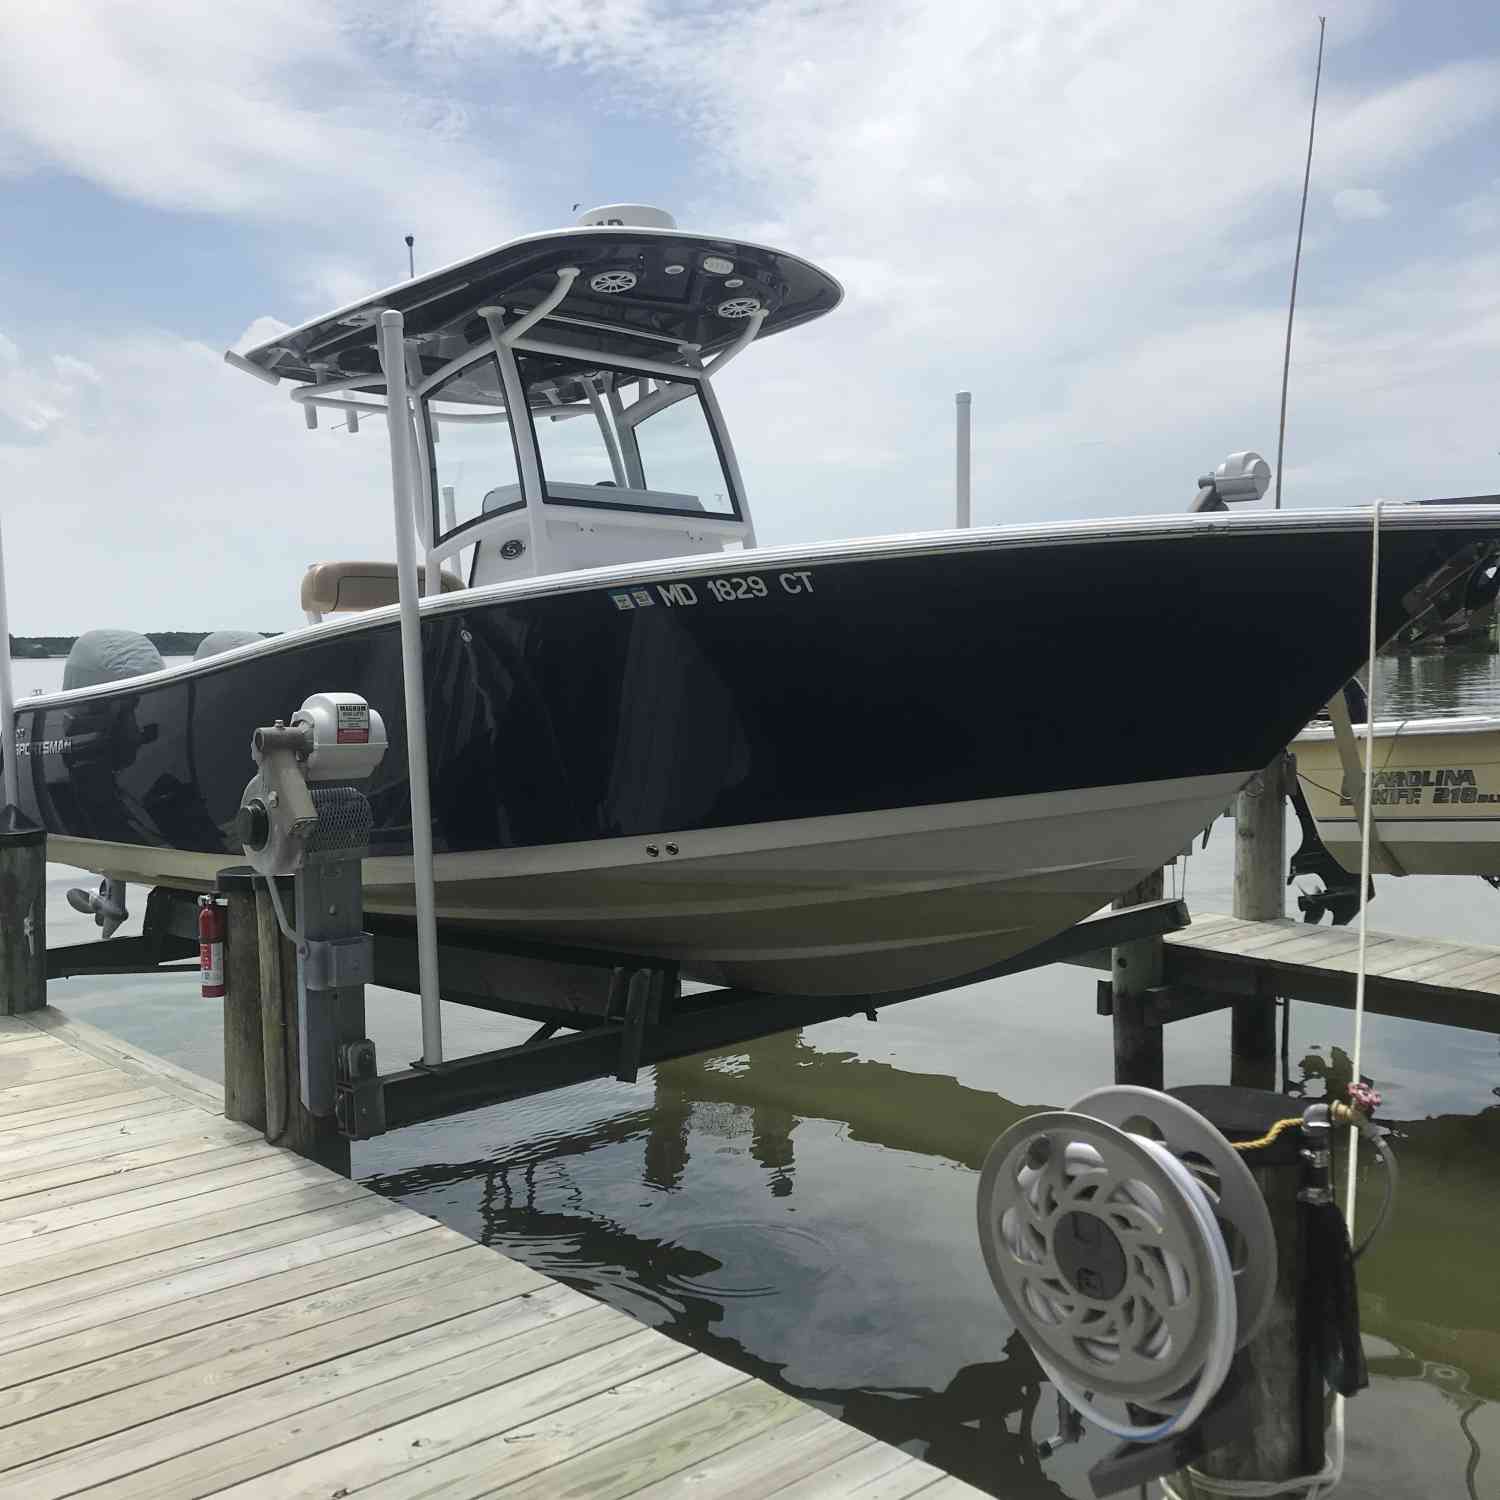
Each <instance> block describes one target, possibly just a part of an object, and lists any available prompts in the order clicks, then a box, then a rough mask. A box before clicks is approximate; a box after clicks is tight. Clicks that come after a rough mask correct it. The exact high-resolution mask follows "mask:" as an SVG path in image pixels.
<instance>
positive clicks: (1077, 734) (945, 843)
mask: <svg viewBox="0 0 1500 1500" xmlns="http://www.w3.org/2000/svg"><path fill="white" fill-rule="evenodd" d="M840 295H841V293H840V288H839V286H838V284H837V283H836V282H835V281H834V279H833V278H832V277H831V276H829V275H827V274H826V273H825V272H823V271H820V270H819V269H818V268H816V267H815V266H812V265H810V264H808V263H807V262H806V261H804V260H800V259H798V258H797V257H796V256H793V255H788V254H786V253H784V252H782V251H778V250H771V249H767V248H764V247H762V246H759V245H755V244H747V243H742V242H739V241H735V240H729V239H724V238H720V237H716V236H703V235H696V234H688V233H685V232H681V231H679V230H677V229H676V228H675V227H674V226H673V224H672V221H671V220H670V219H669V218H667V217H666V216H665V215H662V214H659V213H656V212H654V211H647V210H633V209H620V210H605V211H600V212H599V213H596V214H593V215H590V216H586V220H585V222H584V223H583V224H582V225H581V226H580V227H577V228H573V229H568V230H563V231H559V232H555V233H548V234H541V235H535V236H531V237H529V238H524V239H520V240H517V241H514V242H512V243H510V244H507V245H504V246H502V247H500V248H499V249H496V250H493V251H491V252H489V253H487V254H484V255H481V256H479V257H477V258H475V259H472V260H469V261H465V262H463V263H461V264H458V265H454V266H450V267H448V268H447V269H445V270H441V271H437V272H434V273H432V274H430V275H425V276H421V277H416V278H414V279H412V280H410V281H407V282H405V283H403V284H402V285H400V286H397V287H394V288H391V289H390V290H388V291H385V292H381V293H379V294H377V295H374V296H371V297H369V298H366V299H364V300H363V301H361V302H358V303H356V304H354V305H352V306H349V307H344V308H340V309H339V310H338V311H336V312H333V313H330V314H328V315H327V316H326V317H322V318H318V319H316V320H315V321H313V322H311V323H307V324H305V325H303V326H302V327H300V328H297V329H294V330H292V331H290V332H287V333H284V334H280V335H278V336H277V337H276V338H275V339H273V340H271V341H269V342H267V343H264V344H262V345H261V346H260V347H258V348H254V349H251V350H249V351H248V352H246V353H245V354H243V355H234V356H231V363H232V364H234V365H235V366H237V367H240V368H243V369H245V370H247V371H249V372H252V373H254V374H256V375H259V376H262V377H264V378H265V379H267V380H271V381H283V380H285V381H290V382H292V396H293V399H294V400H295V401H297V402H298V403H299V404H300V405H301V406H302V407H303V410H304V412H305V413H306V416H307V419H308V421H309V423H310V424H313V425H315V424H316V420H317V415H318V413H319V412H320V411H321V412H331V413H333V414H335V415H336V416H337V417H338V418H339V419H340V420H343V421H347V422H348V425H349V426H350V427H351V428H357V427H358V426H359V424H360V421H361V419H362V418H363V419H365V420H368V419H369V418H370V417H371V416H374V415H378V414H382V413H385V412H386V396H387V393H388V390H389V389H390V388H391V382H389V381H388V380H387V373H388V371H387V369H386V367H385V366H383V365H382V360H381V339H380V328H381V319H382V316H383V315H384V316H385V317H386V318H387V319H390V317H391V314H392V313H393V312H394V313H399V314H400V315H401V326H402V339H403V343H402V345H401V347H402V348H404V352H405V358H404V362H402V363H403V364H404V368H403V369H402V370H401V371H400V376H401V378H400V380H398V381H396V382H395V389H396V390H397V391H398V392H399V391H400V390H402V389H403V388H405V389H408V390H409V392H410V412H409V424H408V423H407V422H405V421H404V420H402V419H403V418H405V417H406V415H407V414H406V412H405V410H403V411H402V412H401V414H400V417H398V418H397V419H395V420H394V421H392V422H391V426H390V430H391V431H392V432H393V433H395V434H396V435H397V437H398V439H399V443H398V446H399V448H400V449H401V450H402V451H407V450H409V451H410V453H411V454H412V455H413V460H414V461H413V462H412V463H411V465H410V467H409V470H408V471H407V472H406V473H405V474H404V475H403V474H401V473H400V472H399V470H398V477H397V485H398V493H400V492H401V486H402V485H404V486H405V493H406V494H407V495H408V496H409V503H410V508H411V511H412V514H411V517H410V523H409V524H410V525H411V526H413V527H414V528H415V533H416V537H417V539H418V546H419V548H420V550H421V551H422V552H423V553H424V554H425V558H426V572H425V585H424V587H425V590H426V595H427V597H424V598H423V599H422V601H421V632H420V640H421V655H422V661H423V664H424V669H425V684H426V706H425V718H426V725H427V735H428V745H429V747H430V751H429V755H430V791H431V807H432V837H433V842H434V848H435V863H434V875H435V886H434V889H435V901H436V910H437V916H438V919H439V920H440V921H441V922H443V923H445V924H467V925H469V926H470V927H474V928H479V929H483V930H484V931H486V932H488V933H491V934H502V935H510V936H513V937H516V938H525V939H527V940H530V941H533V942H535V941H541V942H555V943H565V944H569V945H577V946H585V947H595V948H608V949H613V950H619V951H623V952H631V953H640V954H645V955H651V956H657V957H661V958H669V959H676V960H680V962H681V964H682V968H683V972H684V973H685V974H686V975H688V976H690V977H693V978H697V979H702V980H708V981H721V982H729V983H734V984H739V985H744V986H748V987H752V988H756V989H761V990H767V991H776V992H784V993H808V994H816V993H821V994H835V995H837V994H855V993H867V992H882V991H890V990H895V989H899V988H907V987H914V986H917V985H921V984H928V983H936V982H941V981H944V980H949V979H957V978H960V977H962V976H964V975H968V974H972V973H974V972H976V971H979V970H982V969H984V968H985V967H987V966H989V965H993V964H995V963H998V962H1000V961H1001V960H1003V959H1005V958H1006V957H1008V956H1010V955H1013V954H1015V953H1018V952H1020V951H1021V950H1023V949H1025V948H1028V947H1030V946H1031V945H1033V944H1035V943H1037V942H1039V941H1041V940H1042V939H1044V938H1046V937H1048V936H1049V935H1051V934H1052V933H1054V932H1057V931H1058V930H1060V929H1062V928H1064V927H1066V926H1068V925H1070V924H1071V923H1073V922H1074V921H1076V920H1077V919H1078V918H1080V917H1082V916H1084V915H1086V914H1087V913H1088V912H1090V911H1092V910H1095V909H1096V908H1098V907H1099V906H1101V905H1102V904H1104V903H1105V902H1107V901H1108V900H1109V899H1110V898H1111V897H1112V896H1114V895H1116V894H1117V893H1119V892H1120V891H1122V890H1124V889H1125V888H1127V887H1129V886H1130V885H1132V884H1133V883H1135V882H1136V881H1137V880H1139V879H1140V877H1141V876H1142V875H1143V874H1144V873H1146V872H1147V871H1149V870H1151V869H1153V868H1155V867H1157V866H1159V865H1160V864H1161V863H1162V862H1163V861H1164V860H1166V859H1169V858H1170V857H1171V856H1172V855H1174V854H1175V853H1176V852H1177V851H1179V850H1180V849H1181V848H1183V846H1184V845H1185V844H1186V843H1187V842H1188V840H1189V839H1190V837H1191V836H1192V834H1193V833H1194V831H1195V830H1197V829H1199V828H1201V827H1202V826H1203V825H1204V824H1205V823H1207V822H1208V821H1209V819H1210V818H1212V817H1213V816H1214V814H1215V813H1217V812H1218V811H1219V810H1220V809H1222V808H1223V806H1224V805H1225V803H1226V802H1227V801H1228V799H1229V798H1230V797H1231V795H1232V794H1233V793H1234V791H1235V790H1236V788H1237V787H1238V786H1240V785H1241V784H1242V783H1243V782H1244V781H1245V780H1246V778H1247V777H1248V776H1249V775H1251V774H1252V773H1254V772H1255V771H1256V770H1257V769H1258V768H1259V767H1261V766H1263V765H1264V764H1266V762H1267V761H1269V760H1270V758H1271V756H1272V755H1273V754H1274V753H1275V752H1276V751H1277V750H1278V749H1280V748H1281V747H1282V746H1284V745H1285V744H1286V743H1287V742H1288V741H1289V740H1290V739H1291V738H1292V736H1293V735H1294V734H1296V732H1297V731H1298V729H1300V728H1301V726H1302V725H1303V724H1305V723H1306V722H1307V720H1308V719H1309V717H1310V716H1311V715H1312V714H1313V713H1314V711H1315V710H1316V709H1317V708H1318V707H1319V706H1320V705H1321V704H1322V703H1324V702H1325V701H1326V700H1327V699H1328V698H1329V697H1330V696H1331V695H1332V693H1333V692H1334V691H1335V690H1336V689H1337V688H1338V686H1339V685H1340V684H1341V683H1342V682H1343V681H1344V680H1345V679H1346V678H1348V677H1349V676H1350V675H1351V673H1352V672H1353V671H1354V669H1355V668H1356V667H1357V666H1358V665H1359V663H1360V662H1361V660H1362V659H1363V657H1364V655H1365V632H1366V628H1367V604H1368V596H1369V587H1370V579H1369V557H1370V542H1371V537H1370V524H1371V523H1370V515H1369V513H1368V512H1364V511H1358V510H1346V511H1336V512H1333V511H1294V512H1288V511H1281V512H1276V513H1268V512H1262V513H1254V514H1251V513H1243V514H1211V513H1209V514H1191V515H1180V514H1179V515H1167V516H1160V517H1149V518H1133V519H1126V520H1113V521H1089V522H1077V521H1073V522H1068V521H1061V522H1049V523H1046V524H1042V525H1031V526H1015V527H1006V528H998V529H977V530H972V531H957V532H943V533H934V534H927V535H904V536H894V537H882V538H873V539H862V540H854V541H844V542H835V543H830V544H825V545H816V546H797V547H775V548H762V547H759V546H757V543H756V536H755V529H754V524H753V522H752V519H751V510H750V501H749V497H748V495H747V493H746V489H745V484H744V481H743V478H742V476H741V473H740V466H739V464H738V462H737V460H736V457H735V450H734V446H733V444H732V442H731V440H730V435H729V430H728V428H727V426H726V425H725V422H724V418H723V415H722V413H721V411H720V407H719V402H718V399H717V396H716V394H715V389H714V379H715V376H716V375H717V374H718V372H719V371H720V370H721V369H722V367H723V365H724V364H725V362H726V361H728V360H730V359H732V358H735V357H736V356H737V355H739V354H740V353H742V352H743V351H744V350H745V349H746V348H747V347H748V346H749V345H750V344H751V343H752V342H754V341H755V340H756V339H757V338H764V337H766V336H767V335H769V334H772V333H777V332H780V331H782V330H784V329H789V328H793V327H796V326H798V325H800V324H802V323H806V322H808V321H809V320H811V319H813V318H816V317H819V316H821V315H822V314H823V313H826V312H828V311H830V310H831V309H832V308H833V307H834V306H835V305H836V304H837V303H838V301H839V298H840ZM390 326H394V324H391V325H390ZM401 406H402V407H403V408H405V406H406V397H404V396H403V397H402V398H401ZM833 420H835V418H833V417H830V421H833ZM403 429H404V431H403ZM374 500H375V497H372V503H373V502H374ZM379 503H382V504H388V503H389V500H388V499H387V498H381V499H380V501H379ZM1381 528H1382V535H1381V549H1380V558H1381V566H1380V580H1379V623H1380V631H1381V634H1382V636H1389V635H1391V634H1393V633H1394V632H1395V631H1396V630H1397V629H1398V628H1399V627H1400V626H1401V625H1402V624H1403V623H1404V622H1405V621H1406V620H1407V619H1408V618H1409V616H1410V615H1411V613H1412V612H1413V611H1414V610H1417V609H1419V608H1420V607H1421V604H1422V601H1423V600H1424V599H1425V598H1427V597H1429V595H1430V594H1431V593H1432V591H1434V590H1435V589H1438V588H1442V587H1447V586H1450V585H1451V583H1452V581H1453V580H1454V579H1455V578H1456V577H1459V576H1461V575H1462V574H1463V573H1465V572H1466V571H1467V570H1469V569H1472V568H1474V567H1476V566H1478V565H1480V564H1481V563H1483V562H1485V561H1487V560H1488V559H1489V558H1490V557H1491V556H1492V554H1493V553H1494V551H1495V549H1496V546H1497V543H1500V508H1478V507H1476V508H1471V509H1462V508H1453V507H1449V508H1428V507H1422V506H1396V507H1390V508H1388V509H1387V510H1386V511H1385V513H1384V515H1383V518H1382V522H1381ZM289 583H290V581H289ZM395 600H396V578H395V569H394V568H393V567H392V566H391V565H390V564H369V563H364V562H337V561H335V562H329V563H324V564H321V565H319V566H317V567H315V568H313V569H311V570H310V571H309V573H308V575H307V577H306V578H305V579H304V581H303V593H302V604H303V608H304V610H305V612H306V614H307V616H308V623H307V624H306V626H305V628H302V629H299V630H295V631H292V632H289V633H287V634H285V635H282V636H279V637H276V638H274V639H271V640H264V641H254V642H251V643H249V644H245V645H241V646H237V647H234V648H232V649H229V650H226V651H222V652H219V653H218V654H215V655H209V656H205V657H203V658H202V659H200V660H195V661H193V662H190V663H184V664H182V665H178V666H173V667H170V668H166V669H162V670H157V671H152V672H149V673H147V674H145V675H136V676H133V677H129V678H126V679H114V680H103V681H95V682H93V683H90V684H89V685H86V686H79V687H74V688H72V689H71V690H68V691H64V692H58V693H52V694H48V695H46V696H43V697H37V698H32V699H29V700H26V701H25V702H24V703H23V704H22V705H21V706H20V708H19V710H18V715H17V719H18V723H17V734H18V761H19V769H20V772H21V784H22V785H21V803H22V808H23V811H24V812H25V813H27V814H28V815H30V816H32V817H34V818H35V819H36V820H37V821H39V822H40V823H42V824H43V825H44V826H45V827H46V829H47V830H48V833H49V835H50V847H51V857H52V858H53V859H56V860H61V861H66V862H69V863H73V864H78V865H81V866H84V867H86V868H90V869H93V870H95V871H98V872H100V873H102V874H105V875H107V876H110V877H112V878H114V879H117V880H125V881H143V882H147V883H149V884H152V885H168V886H174V887H179V888H185V889H200V890H207V889H210V888H212V885H213V881H214V877H215V874H216V872H217V871H218V870H220V869H221V868H223V867H224V866H226V865H228V864H233V863H236V862H238V861H239V859H240V858H241V845H240V842H239V835H238V832H237V825H236V812H237V808H238V805H239V800H240V794H241V791H242V789H243V788H244V786H245V782H246V778H247V777H248V776H249V774H250V772H251V770H252V769H253V767H252V765H251V762H250V757H249V740H250V735H251V731H252V730H253V729H254V728H255V727H256V726H257V725H263V724H269V723H271V722H272V721H274V720H275V719H276V718H278V717H281V716H285V715H286V714H287V713H288V712H289V711H290V710H291V709H292V708H294V707H295V706H296V705H297V704H298V703H299V702H301V701H302V700H303V699H304V698H305V697H307V696H309V695H310V694H312V693H315V692H323V691H329V690H335V689H336V690H342V691H349V692H356V693H359V694H362V695H363V696H364V697H365V698H366V699H367V700H368V701H369V703H370V704H371V705H372V706H373V707H375V708H377V709H378V710H379V712H380V713H381V714H382V715H383V717H384V719H385V722H386V725H387V726H388V728H389V731H390V737H391V749H390V752H389V754H388V755H387V756H386V758H385V760H384V762H383V764H382V767H381V769H380V771H379V773H378V775H377V776H376V778H375V780H374V781H373V782H372V783H371V784H370V795H371V800H372V803H373V806H374V814H375V833H374V846H373V857H372V858H370V859H369V860H368V861H367V862H366V865H365V880H366V902H367V905H368V907H369V908H370V909H371V910H372V911H375V912H383V913H388V914H396V915H401V914H409V913H411V912H412V910H413V902H414V896H413V874H412V870H413V864H412V848H413V841H412V826H411V818H410V813H409V811H408V809H409V806H410V801H409V793H410V788H409V787H408V783H407V770H406V767H407V757H406V754H405V751H404V745H405V740H406V735H405V715H404V711H403V700H402V668H401V643H400V630H399V621H398V609H397V608H396V605H395Z"/></svg>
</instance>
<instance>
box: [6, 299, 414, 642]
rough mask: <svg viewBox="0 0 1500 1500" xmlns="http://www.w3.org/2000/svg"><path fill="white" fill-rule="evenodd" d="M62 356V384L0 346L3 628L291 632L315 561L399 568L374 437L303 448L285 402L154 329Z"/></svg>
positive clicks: (309, 439)
mask: <svg viewBox="0 0 1500 1500" xmlns="http://www.w3.org/2000/svg"><path fill="white" fill-rule="evenodd" d="M255 326H256V325H252V329H251V330H247V336H248V335H249V334H250V333H251V332H253V330H254V328H255ZM70 342H71V343H72V344H73V346H74V347H75V348H77V349H79V351H80V353H79V356H77V357H76V358H75V359H74V360H72V361H70V362H68V364H67V367H66V368H65V369H59V368H58V366H57V365H56V364H54V363H52V362H49V361H47V360H45V359H44V358H40V357H38V356H37V355H35V353H34V352H32V351H30V350H28V349H27V348H26V347H25V346H24V345H23V346H19V347H18V346H17V345H16V344H15V343H14V341H11V340H8V339H3V338H0V469H3V472H4V473H5V476H6V483H5V490H4V495H3V500H0V505H3V515H4V524H5V547H6V558H7V561H8V563H9V569H8V572H9V579H8V582H9V596H10V597H9V603H10V621H11V628H12V629H13V630H16V631H18V632H20V633H23V634H36V633H44V632H49V631H58V632H75V631H79V630H84V629H89V628H91V627H95V626H126V627H130V628H133V629H140V630H148V629H149V630H155V629H166V628H178V627H180V628H183V629H194V628H197V629H214V628H219V627H221V626H222V627H230V626H233V627H240V628H245V629H257V630H276V629H285V628H288V627H290V626H293V625H295V624H297V623H299V622H300V612H299V610H298V605H297V597H298V587H299V584H300V580H301V577H302V573H303V571H304V569H305V568H306V566H307V565H308V564H309V563H310V562H314V561H320V560H322V559H325V558H347V557H363V556H373V557H390V556H393V555H394V542H393V540H392V537H391V515H390V478H389V468H388V466H387V463H388V461H387V456H386V443H385V436H384V431H385V424H384V423H383V422H376V423H365V424H363V425H362V427H361V430H360V432H359V434H358V435H357V436H353V435H351V434H350V433H348V432H347V431H344V430H341V429H339V428H337V427H336V426H334V425H333V424H331V423H328V422H326V421H325V423H324V425H323V426H322V427H321V428H320V429H319V430H318V431H316V432H308V431H307V430H306V429H305V427H304V426H303V422H302V418H301V415H300V413H299V412H298V411H297V409H296V408H295V407H294V406H293V405H292V403H291V402H290V401H289V400H288V399H287V394H286V388H285V387H284V386H283V387H281V388H280V389H273V388H272V387H270V386H268V385H266V384H264V383H263V382H261V381H258V380H254V379H252V378H251V377H249V376H248V375H245V374H244V373H243V372H241V371H236V370H232V369H230V368H229V367H228V366H227V365H225V364H224V362H223V355H222V352H221V351H220V350H218V349H215V348H211V347H209V346H208V345H206V344H203V343H200V342H197V341H195V340H190V339H184V338H181V337H178V336H176V335H173V334H170V333H166V332H163V331H161V330H158V329H150V328H131V329H125V330H121V331H120V332H119V333H118V334H115V335H112V336H110V337H107V338H99V337H95V338H92V339H89V338H87V337H82V336H75V337H74V338H72V339H70ZM8 416H9V417H11V420H12V423H13V424H14V426H13V430H12V433H11V434H10V436H9V437H8V436H7V431H6V427H5V419H6V417H8ZM85 418H86V420H85ZM15 430H19V431H20V434H21V438H22V441H14V440H13V439H14V436H15ZM59 556H66V558H67V560H68V561H67V571H66V573H65V574H58V573H57V572H56V571H55V570H54V569H53V568H52V567H50V566H48V567H40V568H32V567H27V566H25V565H24V559H26V558H28V557H35V558H45V559H56V558H57V557H59Z"/></svg>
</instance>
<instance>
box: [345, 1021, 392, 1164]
mask: <svg viewBox="0 0 1500 1500" xmlns="http://www.w3.org/2000/svg"><path fill="white" fill-rule="evenodd" d="M335 1065H336V1067H337V1078H336V1082H335V1084H334V1101H333V1113H334V1119H335V1120H336V1121H337V1123H338V1127H339V1133H340V1134H341V1135H344V1136H347V1137H348V1138H349V1139H350V1140H351V1141H365V1140H369V1138H370V1137H371V1136H375V1135H384V1134H385V1090H384V1086H383V1085H382V1084H381V1081H380V1069H379V1067H378V1065H377V1063H376V1060H375V1043H374V1042H372V1041H371V1040H370V1039H369V1038H368V1037H361V1038H360V1039H359V1040H358V1041H355V1042H345V1043H343V1045H342V1046H340V1047H339V1049H338V1051H337V1053H336V1055H335Z"/></svg>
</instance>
